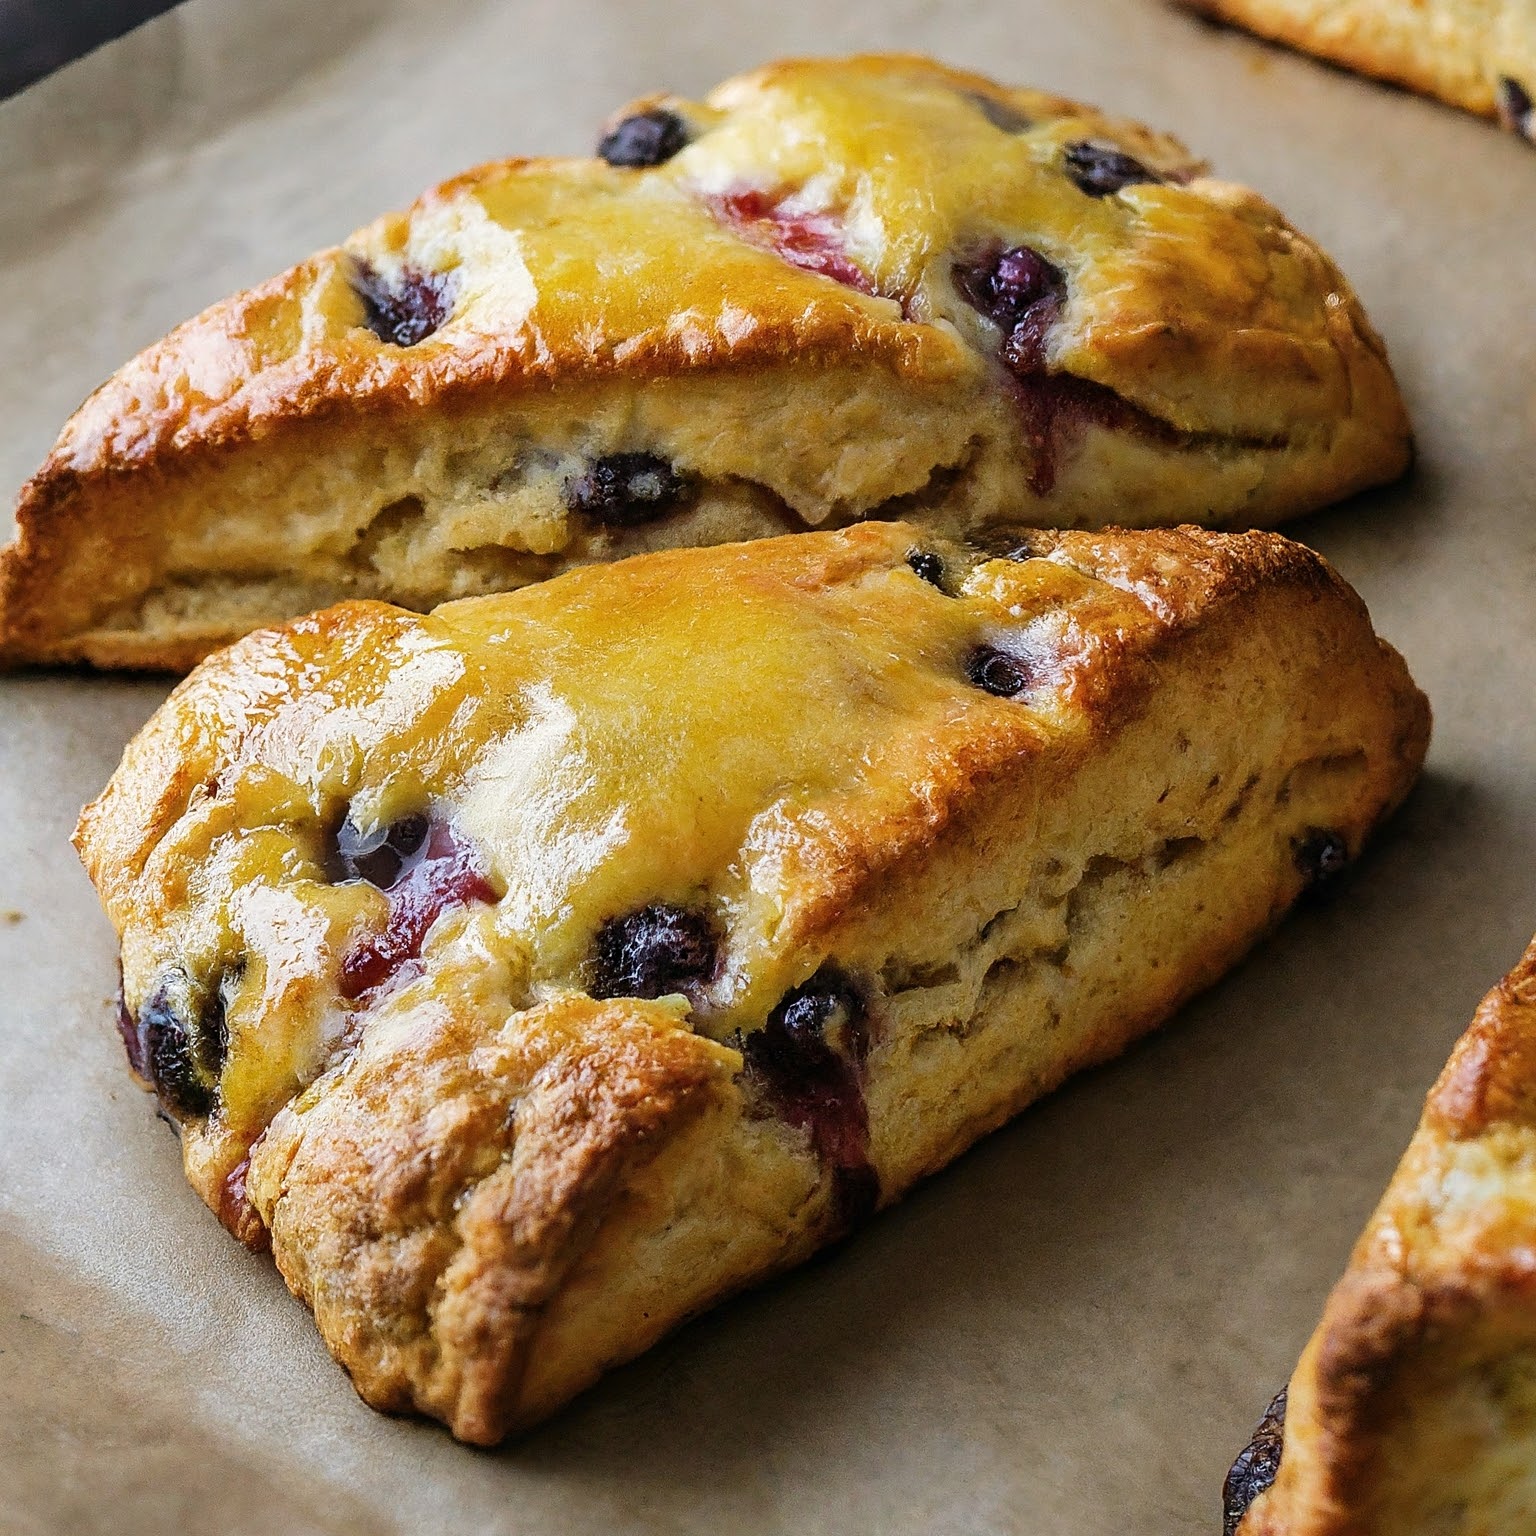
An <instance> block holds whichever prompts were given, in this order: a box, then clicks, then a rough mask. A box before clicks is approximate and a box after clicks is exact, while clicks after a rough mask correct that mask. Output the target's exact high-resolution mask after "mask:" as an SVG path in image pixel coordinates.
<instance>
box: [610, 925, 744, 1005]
mask: <svg viewBox="0 0 1536 1536" xmlns="http://www.w3.org/2000/svg"><path fill="white" fill-rule="evenodd" d="M718 944H719V936H718V935H717V933H716V931H715V925H714V923H713V921H712V920H711V919H710V917H709V914H708V913H706V912H699V911H695V910H692V909H690V908H688V907H676V906H670V905H668V904H667V903H665V902H655V903H653V904H652V905H651V906H648V907H641V908H640V910H639V911H638V912H631V913H629V914H628V915H627V916H625V917H614V918H610V919H609V920H608V921H607V922H606V923H604V924H603V926H602V927H601V928H599V929H598V931H597V942H596V945H595V953H594V957H593V970H594V977H593V983H592V995H593V997H665V996H666V995H667V994H668V993H669V992H681V991H683V990H684V989H685V988H686V987H688V986H697V985H699V984H700V983H702V982H706V981H708V980H709V978H710V977H711V976H712V975H713V974H714V971H715V954H716V949H717V947H718Z"/></svg>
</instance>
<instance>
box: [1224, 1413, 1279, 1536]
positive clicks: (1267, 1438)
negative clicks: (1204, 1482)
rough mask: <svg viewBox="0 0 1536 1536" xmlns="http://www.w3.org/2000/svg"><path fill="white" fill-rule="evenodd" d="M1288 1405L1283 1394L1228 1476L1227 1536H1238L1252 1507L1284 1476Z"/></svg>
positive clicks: (1225, 1503)
mask: <svg viewBox="0 0 1536 1536" xmlns="http://www.w3.org/2000/svg"><path fill="white" fill-rule="evenodd" d="M1285 1401H1286V1393H1285V1391H1284V1390H1282V1391H1281V1393H1280V1395H1279V1396H1278V1397H1277V1398H1276V1399H1275V1400H1274V1402H1272V1403H1271V1404H1270V1405H1269V1408H1268V1410H1267V1411H1266V1412H1265V1414H1264V1418H1263V1420H1262V1422H1261V1423H1260V1424H1259V1427H1258V1428H1257V1429H1256V1430H1254V1432H1253V1439H1252V1440H1250V1441H1249V1442H1248V1444H1247V1445H1246V1446H1245V1447H1244V1448H1243V1450H1242V1451H1241V1452H1240V1453H1239V1455H1238V1458H1237V1460H1236V1461H1234V1462H1233V1463H1232V1470H1231V1471H1230V1472H1228V1473H1227V1481H1226V1485H1225V1486H1224V1487H1223V1488H1222V1490H1221V1505H1222V1509H1221V1513H1222V1533H1223V1536H1236V1531H1237V1528H1238V1526H1239V1525H1240V1524H1241V1523H1242V1519H1243V1516H1244V1515H1245V1514H1247V1513H1248V1506H1249V1505H1250V1504H1252V1503H1253V1501H1254V1500H1255V1499H1256V1498H1258V1496H1259V1495H1260V1494H1261V1493H1263V1492H1264V1491H1265V1490H1266V1489H1267V1488H1270V1487H1271V1486H1273V1484H1274V1481H1275V1478H1276V1477H1277V1476H1278V1475H1279V1473H1280V1456H1281V1452H1282V1451H1283V1450H1284V1448H1285Z"/></svg>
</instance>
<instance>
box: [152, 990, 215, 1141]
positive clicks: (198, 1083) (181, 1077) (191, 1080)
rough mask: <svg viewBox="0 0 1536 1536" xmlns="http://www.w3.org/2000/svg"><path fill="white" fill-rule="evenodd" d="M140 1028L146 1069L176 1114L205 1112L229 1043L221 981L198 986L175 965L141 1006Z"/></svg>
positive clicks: (183, 1116) (199, 1115)
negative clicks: (176, 968)
mask: <svg viewBox="0 0 1536 1536" xmlns="http://www.w3.org/2000/svg"><path fill="white" fill-rule="evenodd" d="M136 1033H137V1036H138V1044H139V1050H138V1058H139V1061H140V1062H142V1064H143V1066H142V1070H143V1072H144V1075H145V1076H146V1077H148V1078H149V1080H150V1082H151V1083H153V1084H154V1088H155V1093H156V1094H157V1095H158V1097H159V1099H160V1102H161V1104H163V1105H164V1106H165V1108H166V1110H167V1111H168V1112H169V1113H170V1114H171V1115H173V1116H175V1117H176V1118H177V1119H178V1120H189V1119H201V1118H202V1117H203V1116H205V1115H207V1114H208V1113H209V1112H210V1111H211V1110H212V1109H213V1100H214V1094H215V1091H216V1089H217V1086H218V1080H219V1072H220V1071H221V1069H222V1068H223V1066H224V1057H225V1055H226V1053H227V1051H228V1049H229V1032H228V1024H227V1022H226V1019H225V1014H224V995H223V988H222V986H221V985H220V984H219V983H217V982H215V983H213V984H209V985H207V986H206V987H202V988H200V987H198V986H197V984H195V983H194V982H192V981H191V980H190V978H188V977H187V976H186V975H185V974H184V973H183V972H181V971H173V972H172V973H171V974H170V975H169V976H167V978H166V979H165V980H164V981H162V982H161V984H160V985H159V986H158V987H157V988H156V989H155V991H154V992H153V993H152V994H151V995H150V997H149V998H148V1000H147V1001H146V1002H145V1004H144V1006H143V1007H142V1008H140V1010H139V1017H138V1025H137V1030H136ZM130 1054H132V1053H131V1052H130Z"/></svg>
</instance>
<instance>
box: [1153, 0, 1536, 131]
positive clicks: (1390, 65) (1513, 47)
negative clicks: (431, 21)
mask: <svg viewBox="0 0 1536 1536" xmlns="http://www.w3.org/2000/svg"><path fill="white" fill-rule="evenodd" d="M1181 3H1183V4H1185V5H1186V6H1188V8H1189V9H1191V10H1196V11H1199V12H1201V13H1202V14H1204V15H1207V16H1213V17H1216V18H1217V19H1218V20H1221V21H1230V22H1235V23H1236V24H1238V25H1239V26H1243V27H1247V28H1248V29H1249V30H1250V31H1253V32H1257V33H1259V34H1260V35H1261V36H1263V37H1268V38H1273V39H1274V40H1275V41H1276V42H1281V43H1289V44H1290V45H1291V46H1292V47H1293V48H1300V49H1301V50H1302V51H1303V52H1306V53H1315V54H1317V55H1319V56H1320V57H1321V58H1325V59H1331V60H1333V62H1334V63H1336V64H1344V65H1347V66H1349V68H1351V69H1358V70H1360V71H1361V72H1362V73H1364V74H1367V75H1375V76H1377V77H1378V78H1380V79H1382V80H1390V81H1392V82H1393V83H1394V84H1397V85H1405V86H1407V87H1409V89H1411V90H1415V91H1423V92H1424V93H1425V94H1426V95H1428V96H1438V97H1439V98H1440V99H1441V100H1442V101H1448V102H1450V103H1451V105H1452V106H1457V107H1465V108H1466V109H1467V110H1468V111H1469V112H1478V113H1481V114H1482V115H1483V116H1484V117H1497V118H1498V119H1499V121H1500V122H1502V123H1503V124H1504V126H1505V127H1506V128H1508V129H1510V130H1511V131H1513V132H1515V133H1518V134H1520V135H1521V136H1522V137H1523V138H1526V139H1530V140H1532V141H1533V142H1536V110H1533V105H1532V98H1533V97H1536V0H1181Z"/></svg>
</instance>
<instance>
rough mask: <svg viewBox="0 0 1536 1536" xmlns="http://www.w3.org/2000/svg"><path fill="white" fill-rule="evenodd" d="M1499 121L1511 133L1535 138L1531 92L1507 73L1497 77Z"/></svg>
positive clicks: (1535, 109)
mask: <svg viewBox="0 0 1536 1536" xmlns="http://www.w3.org/2000/svg"><path fill="white" fill-rule="evenodd" d="M1499 121H1500V122H1501V123H1503V124H1504V126H1505V127H1506V128H1508V129H1509V130H1510V131H1511V132H1512V133H1518V134H1520V135H1521V136H1522V137H1523V138H1527V139H1531V140H1536V101H1532V100H1531V93H1530V92H1529V91H1528V90H1526V88H1525V87H1524V86H1523V85H1521V84H1520V82H1519V81H1518V80H1512V79H1511V78H1510V77H1509V76H1508V75H1501V76H1500V77H1499Z"/></svg>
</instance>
